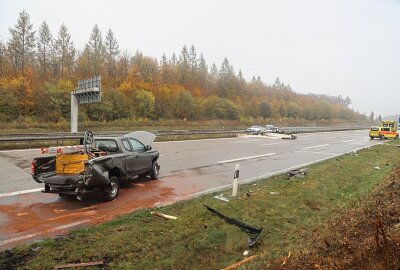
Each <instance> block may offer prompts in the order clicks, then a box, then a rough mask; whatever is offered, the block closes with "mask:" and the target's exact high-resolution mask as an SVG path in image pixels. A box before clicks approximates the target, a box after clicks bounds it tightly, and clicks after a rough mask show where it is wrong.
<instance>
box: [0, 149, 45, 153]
mask: <svg viewBox="0 0 400 270" xmlns="http://www.w3.org/2000/svg"><path fill="white" fill-rule="evenodd" d="M38 150H42V149H41V148H29V149H15V150H1V151H0V153H9V152H24V151H38Z"/></svg>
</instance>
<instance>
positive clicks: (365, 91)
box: [0, 0, 400, 116]
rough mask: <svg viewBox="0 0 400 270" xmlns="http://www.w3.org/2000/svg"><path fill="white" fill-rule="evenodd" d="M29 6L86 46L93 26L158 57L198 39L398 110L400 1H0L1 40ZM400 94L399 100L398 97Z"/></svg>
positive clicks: (249, 70)
mask: <svg viewBox="0 0 400 270" xmlns="http://www.w3.org/2000/svg"><path fill="white" fill-rule="evenodd" d="M23 9H25V10H26V11H27V12H28V14H29V15H30V17H31V21H32V22H33V24H34V27H35V29H37V28H38V27H39V26H40V24H41V23H42V22H43V21H44V20H46V21H47V23H48V24H49V26H50V29H51V30H52V32H53V35H56V33H57V32H58V30H59V27H60V25H61V24H62V23H65V24H66V25H67V27H68V29H69V31H70V33H71V35H72V38H73V41H74V43H75V45H76V47H77V48H78V49H82V48H83V46H84V44H85V43H86V42H87V40H88V39H89V35H90V32H91V30H92V28H93V25H94V24H98V25H99V27H100V29H101V30H102V32H103V34H105V32H106V31H107V30H108V29H109V28H111V29H112V30H113V31H114V32H115V35H116V37H117V39H118V41H119V44H120V48H121V49H127V50H128V51H129V52H131V53H134V52H135V51H136V50H139V51H142V52H143V53H144V54H145V55H148V56H152V57H157V58H159V59H160V57H161V56H162V54H163V53H166V55H167V56H170V55H171V54H172V53H173V52H179V51H180V50H181V48H182V46H183V45H184V44H187V45H188V46H190V45H191V44H193V45H194V46H195V47H196V49H197V51H198V52H202V53H203V55H204V57H205V58H206V60H207V62H208V64H209V65H210V64H212V63H213V62H215V63H217V65H218V66H219V65H220V63H221V62H222V59H223V58H224V57H225V56H226V57H228V59H229V60H230V62H231V63H232V64H233V66H234V68H235V71H238V70H239V69H241V70H242V71H243V73H244V75H245V77H246V78H247V79H251V77H252V76H253V75H255V76H258V75H259V76H260V77H261V79H262V80H263V81H264V82H266V83H268V84H271V83H273V82H274V80H275V78H276V77H279V78H280V79H281V81H283V82H284V83H289V84H290V85H291V86H292V88H293V90H295V91H296V92H302V93H309V92H312V93H321V94H329V95H342V96H343V97H346V96H350V98H351V99H352V101H353V104H352V106H353V107H354V108H355V109H358V110H359V111H360V112H361V113H363V112H366V113H367V114H369V113H370V112H371V110H373V111H374V112H375V113H376V114H382V115H383V116H384V115H389V114H397V113H400V106H399V105H398V104H399V101H400V87H399V85H400V73H399V71H400V0H331V1H325V0H264V1H262V0H260V1H251V0H247V1H244V0H242V1H233V0H197V1H184V0H181V1H177V0H176V1H173V0H159V1H154V0H147V1H119V0H113V1H102V0H101V1H99V0H97V1H94V0H93V1H92V0H90V1H88V0H85V1H79V0H68V1H66V0H64V1H62V0H57V1H54V0H31V1H27V0H25V1H24V0H12V1H11V0H10V1H6V0H0V39H3V40H8V38H9V31H8V28H9V27H11V26H14V25H15V23H16V21H17V18H18V13H19V12H20V11H22V10H23ZM398 100H399V101H398Z"/></svg>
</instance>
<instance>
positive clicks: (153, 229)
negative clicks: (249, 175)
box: [0, 142, 400, 269]
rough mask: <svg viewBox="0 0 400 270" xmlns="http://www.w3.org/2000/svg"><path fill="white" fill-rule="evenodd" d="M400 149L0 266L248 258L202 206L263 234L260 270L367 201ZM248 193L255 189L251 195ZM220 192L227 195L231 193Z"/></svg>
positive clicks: (80, 236) (114, 265)
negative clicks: (349, 209) (319, 227)
mask: <svg viewBox="0 0 400 270" xmlns="http://www.w3.org/2000/svg"><path fill="white" fill-rule="evenodd" d="M394 143H396V142H391V143H388V144H384V145H378V146H375V147H373V148H370V149H366V150H361V151H359V152H358V154H357V155H344V156H341V157H339V158H333V159H330V160H328V161H325V162H321V163H318V164H314V165H311V166H309V169H310V174H309V175H308V176H306V177H305V178H302V179H297V180H287V179H286V177H285V176H284V175H279V176H274V177H271V178H268V179H264V180H260V181H257V182H254V183H251V184H245V185H242V186H241V187H240V190H239V196H238V197H237V198H234V199H232V198H231V201H230V202H229V203H225V202H222V201H219V200H216V199H214V198H212V196H213V194H210V195H205V196H202V197H199V198H195V199H193V200H189V201H185V202H180V203H176V204H174V205H170V206H166V207H162V208H161V209H158V211H160V212H162V213H166V214H170V215H175V216H178V219H177V220H176V221H173V220H169V221H167V220H163V219H161V218H158V217H154V216H151V215H150V211H151V210H150V209H145V210H140V211H137V212H135V213H132V214H128V215H124V216H121V217H119V218H116V219H115V220H113V221H111V222H107V223H104V224H101V225H98V226H94V227H91V228H86V229H79V230H76V231H73V232H71V233H70V234H69V235H67V236H66V237H64V238H60V239H46V240H44V241H42V242H39V243H35V244H32V245H21V246H18V247H16V248H14V249H13V250H12V251H11V252H8V253H4V252H3V253H1V254H0V268H1V266H2V263H3V266H7V263H10V262H12V261H15V262H16V264H17V265H18V267H19V269H52V267H53V266H54V265H56V264H61V263H74V262H88V261H97V260H104V261H105V262H106V269H221V268H223V267H225V266H228V265H230V264H232V263H235V262H237V261H239V260H241V259H243V255H242V253H243V251H245V250H248V249H249V248H248V247H247V236H246V234H245V233H243V232H242V231H240V230H239V229H238V228H236V227H234V226H232V225H229V224H227V223H225V222H224V221H223V220H221V219H220V218H218V217H217V216H216V215H213V214H212V213H210V212H208V211H207V210H206V209H205V208H204V207H203V206H202V205H203V204H207V205H209V206H211V207H213V208H215V209H217V210H219V211H221V212H222V213H224V214H226V215H228V216H231V217H235V218H237V219H240V220H242V221H244V222H246V223H249V224H252V225H254V226H262V227H263V228H264V230H263V235H262V238H261V241H260V243H259V245H258V246H257V247H254V248H253V249H250V250H251V254H260V255H261V257H260V258H259V259H257V260H256V261H254V262H252V263H250V266H251V267H250V266H249V267H250V268H249V269H257V267H258V266H260V265H263V263H264V264H265V261H266V260H269V259H274V258H279V257H284V256H286V255H287V253H288V252H289V251H291V252H292V253H293V252H300V251H305V250H307V249H308V248H309V247H310V244H311V243H309V242H308V241H307V240H308V239H309V237H310V236H311V235H312V232H313V230H314V229H315V228H317V227H318V226H320V225H323V224H326V223H327V222H328V220H329V219H332V218H335V217H337V216H339V214H340V212H342V211H344V210H345V209H346V208H347V207H350V206H352V205H353V204H354V203H355V202H358V201H360V200H362V199H363V198H364V197H365V196H366V195H367V194H368V193H369V192H370V191H371V190H372V189H373V188H374V186H375V185H376V184H378V183H380V182H381V181H382V180H383V179H384V178H385V177H386V176H387V175H388V174H389V173H390V171H391V170H392V169H393V168H394V167H397V166H398V165H399V164H400V155H398V152H399V149H398V148H397V147H394V146H393V145H394ZM375 166H379V167H380V168H381V169H380V170H376V169H374V167H375ZM248 190H251V191H253V193H251V194H252V195H251V196H250V197H247V196H246V195H245V192H246V191H248ZM271 191H274V192H278V193H279V194H278V195H271V194H270V192H271ZM220 193H224V194H226V195H227V196H228V194H229V193H230V191H226V192H218V194H220ZM32 248H34V250H37V251H32ZM93 269H96V268H93ZM241 269H245V268H241Z"/></svg>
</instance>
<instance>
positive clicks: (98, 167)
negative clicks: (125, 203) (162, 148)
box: [32, 131, 160, 201]
mask: <svg viewBox="0 0 400 270" xmlns="http://www.w3.org/2000/svg"><path fill="white" fill-rule="evenodd" d="M154 139H155V135H154V134H151V133H148V132H144V131H137V132H133V133H130V134H127V135H125V136H122V137H95V138H94V142H93V143H92V144H91V145H90V147H88V148H89V150H88V151H87V153H82V151H77V152H75V153H70V154H57V155H53V156H45V157H38V158H35V159H34V160H33V162H32V177H33V179H34V180H35V181H37V182H39V183H44V190H43V191H42V192H45V193H56V194H59V195H60V196H61V197H67V196H76V197H77V198H78V199H79V200H82V199H83V198H84V196H85V194H87V193H90V192H94V191H101V192H102V193H103V194H104V198H105V199H106V200H107V201H111V200H113V199H115V198H116V197H117V195H118V192H119V189H120V181H123V180H126V179H131V178H133V177H135V176H150V178H151V179H157V178H158V175H159V169H160V166H159V165H158V162H157V161H158V158H159V153H158V151H156V150H153V149H152V146H151V145H152V143H153V141H154ZM65 160H69V162H65ZM71 160H72V161H71ZM71 168H72V169H71Z"/></svg>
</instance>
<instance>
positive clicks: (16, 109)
mask: <svg viewBox="0 0 400 270" xmlns="http://www.w3.org/2000/svg"><path fill="white" fill-rule="evenodd" d="M9 32H10V37H9V39H8V40H7V41H4V40H0V95H1V97H2V98H1V99H0V120H1V121H15V120H18V119H25V118H28V119H31V120H32V121H52V122H58V121H62V120H64V121H65V119H68V118H69V117H70V92H71V91H72V90H74V89H75V87H76V82H77V81H78V80H79V79H83V78H88V77H91V76H93V75H101V76H102V101H101V102H100V103H96V104H87V105H84V106H81V107H80V116H79V117H80V118H81V120H94V121H113V120H117V119H122V118H126V119H138V118H148V119H154V120H163V119H187V120H197V119H243V118H248V119H251V118H264V119H265V118H285V117H287V118H296V119H306V120H320V119H326V120H331V119H344V120H349V121H356V120H366V119H367V117H366V116H365V115H363V114H360V113H358V112H355V111H354V110H352V109H350V108H349V105H350V104H351V99H350V98H349V97H346V98H343V97H341V96H328V95H315V94H299V93H296V92H294V91H293V90H292V89H291V87H290V85H288V84H285V83H283V82H281V81H280V80H279V78H277V79H276V81H275V82H274V83H273V84H266V83H264V82H263V81H261V78H260V77H255V76H254V77H253V78H252V79H251V80H250V81H247V80H246V79H245V78H244V76H243V73H242V71H241V70H239V71H237V72H236V71H235V70H234V67H233V65H232V64H231V63H230V62H229V60H228V59H227V58H225V59H224V60H223V62H222V63H221V65H219V66H217V65H216V64H215V63H213V64H211V65H209V64H208V63H207V62H206V60H205V58H204V56H203V55H202V54H201V53H198V52H197V49H196V48H195V46H193V45H191V46H186V45H185V46H183V48H182V49H181V50H180V52H179V53H178V54H175V53H174V54H172V55H171V56H169V57H167V56H166V55H165V54H164V55H163V56H162V57H161V58H160V59H156V58H154V57H149V56H145V55H143V53H141V52H140V51H136V53H134V54H133V55H131V54H130V52H129V51H127V50H124V51H121V50H120V48H119V44H118V41H117V38H116V36H115V34H114V32H113V31H112V30H111V29H109V30H108V31H107V32H106V34H105V35H103V33H102V32H101V30H100V29H99V27H98V26H97V25H95V26H94V27H93V30H92V32H91V34H90V37H89V39H88V41H87V43H86V44H85V46H84V48H83V50H78V49H77V48H76V47H75V45H74V43H73V40H72V37H71V35H70V33H69V31H68V28H67V26H65V25H64V24H62V25H61V26H60V28H59V30H58V32H57V33H56V34H55V35H53V33H52V32H51V31H50V28H49V26H48V24H47V23H46V21H44V22H43V23H42V24H41V25H40V27H39V28H38V30H34V27H33V24H32V23H31V21H30V17H29V14H28V13H27V12H26V11H22V12H20V13H19V17H18V20H17V22H16V24H15V25H14V26H13V27H10V28H9Z"/></svg>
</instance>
